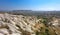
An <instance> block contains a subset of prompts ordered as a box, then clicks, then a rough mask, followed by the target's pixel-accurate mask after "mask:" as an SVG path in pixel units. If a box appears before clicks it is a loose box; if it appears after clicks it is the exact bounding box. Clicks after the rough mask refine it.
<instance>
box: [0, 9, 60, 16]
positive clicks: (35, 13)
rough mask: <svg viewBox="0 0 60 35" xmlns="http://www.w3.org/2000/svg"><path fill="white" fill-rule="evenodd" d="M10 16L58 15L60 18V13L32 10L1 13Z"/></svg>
mask: <svg viewBox="0 0 60 35" xmlns="http://www.w3.org/2000/svg"><path fill="white" fill-rule="evenodd" d="M0 12H7V13H10V14H18V15H19V14H22V15H35V16H37V15H44V16H45V15H57V16H60V11H32V10H13V11H0Z"/></svg>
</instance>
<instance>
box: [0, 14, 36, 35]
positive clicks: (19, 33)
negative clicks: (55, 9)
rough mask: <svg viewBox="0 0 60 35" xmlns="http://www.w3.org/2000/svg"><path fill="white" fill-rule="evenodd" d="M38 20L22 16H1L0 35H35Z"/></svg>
mask: <svg viewBox="0 0 60 35" xmlns="http://www.w3.org/2000/svg"><path fill="white" fill-rule="evenodd" d="M33 18H34V17H33ZM36 20H37V19H36V18H34V19H32V17H27V16H22V15H11V14H7V13H6V14H0V35H23V34H26V35H35V33H34V31H33V30H34V29H35V28H34V27H33V26H34V25H35V21H36ZM25 31H26V32H25ZM32 33H33V34H32Z"/></svg>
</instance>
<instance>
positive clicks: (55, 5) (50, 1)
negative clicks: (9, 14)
mask: <svg viewBox="0 0 60 35" xmlns="http://www.w3.org/2000/svg"><path fill="white" fill-rule="evenodd" d="M0 10H60V0H0Z"/></svg>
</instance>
